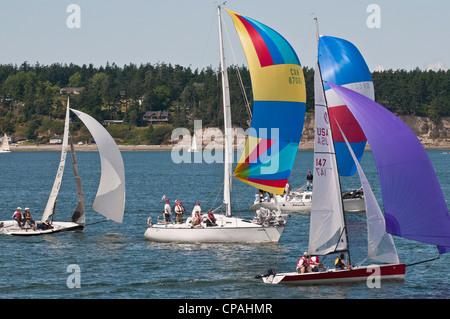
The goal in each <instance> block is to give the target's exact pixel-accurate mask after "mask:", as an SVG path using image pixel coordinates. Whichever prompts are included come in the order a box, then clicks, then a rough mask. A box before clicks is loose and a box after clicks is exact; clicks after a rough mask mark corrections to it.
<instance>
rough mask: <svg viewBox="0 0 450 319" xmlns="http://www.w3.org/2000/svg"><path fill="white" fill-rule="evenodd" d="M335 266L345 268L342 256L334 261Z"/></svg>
mask: <svg viewBox="0 0 450 319" xmlns="http://www.w3.org/2000/svg"><path fill="white" fill-rule="evenodd" d="M334 266H335V267H336V268H344V264H343V263H342V261H341V259H340V258H336V260H335V262H334Z"/></svg>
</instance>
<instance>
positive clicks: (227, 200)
mask: <svg viewBox="0 0 450 319" xmlns="http://www.w3.org/2000/svg"><path fill="white" fill-rule="evenodd" d="M217 13H218V18H219V42H220V43H219V44H220V61H221V63H220V65H221V73H222V91H223V114H224V117H223V118H224V131H225V132H224V133H225V149H224V156H225V172H224V181H223V203H224V204H225V209H226V216H231V162H232V158H233V157H232V156H233V154H232V152H233V149H232V132H231V108H230V87H229V84H228V73H227V66H226V63H225V52H224V47H223V38H222V14H221V7H220V5H219V6H217Z"/></svg>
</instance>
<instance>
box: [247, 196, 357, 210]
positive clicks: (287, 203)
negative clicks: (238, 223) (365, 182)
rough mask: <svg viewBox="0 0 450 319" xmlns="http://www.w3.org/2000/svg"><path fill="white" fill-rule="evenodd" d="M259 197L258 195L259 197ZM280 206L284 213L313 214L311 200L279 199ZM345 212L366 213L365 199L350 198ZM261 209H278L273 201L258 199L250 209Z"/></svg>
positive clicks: (346, 203) (280, 197) (345, 203)
mask: <svg viewBox="0 0 450 319" xmlns="http://www.w3.org/2000/svg"><path fill="white" fill-rule="evenodd" d="M257 196H258V195H257ZM277 201H278V206H279V207H280V211H281V212H282V213H303V214H309V213H310V212H311V199H309V200H304V199H297V198H293V199H288V200H286V199H285V198H284V197H283V196H279V197H277ZM343 203H344V211H346V212H348V213H357V212H364V211H365V210H366V208H365V203H364V199H363V198H348V199H344V200H343ZM260 208H267V209H271V210H272V209H277V204H276V203H275V201H274V200H273V199H272V200H271V201H261V202H259V199H258V198H256V199H255V202H254V203H253V205H252V206H251V207H250V208H249V209H250V210H251V211H255V210H258V209H260Z"/></svg>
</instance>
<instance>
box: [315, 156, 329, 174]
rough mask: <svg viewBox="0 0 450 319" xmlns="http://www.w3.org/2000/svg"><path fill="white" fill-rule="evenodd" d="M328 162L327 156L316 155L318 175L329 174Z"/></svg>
mask: <svg viewBox="0 0 450 319" xmlns="http://www.w3.org/2000/svg"><path fill="white" fill-rule="evenodd" d="M326 164H327V159H326V158H318V157H316V161H315V169H316V175H317V176H327V169H326Z"/></svg>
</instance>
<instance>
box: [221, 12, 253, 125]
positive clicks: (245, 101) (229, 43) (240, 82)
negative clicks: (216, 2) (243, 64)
mask: <svg viewBox="0 0 450 319" xmlns="http://www.w3.org/2000/svg"><path fill="white" fill-rule="evenodd" d="M222 22H223V24H224V29H225V34H226V36H227V40H228V45H229V47H230V50H231V55H232V56H233V60H234V69H235V70H236V74H237V77H238V83H239V87H240V89H241V93H242V98H243V99H244V104H245V107H246V109H247V114H248V116H249V119H250V120H251V119H252V110H251V109H250V103H249V102H248V98H247V94H246V93H245V87H244V82H243V81H242V77H241V73H240V72H239V67H238V64H237V60H236V55H235V54H234V50H233V46H232V45H231V39H230V35H229V34H228V28H227V24H226V22H225V19H223V20H222Z"/></svg>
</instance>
